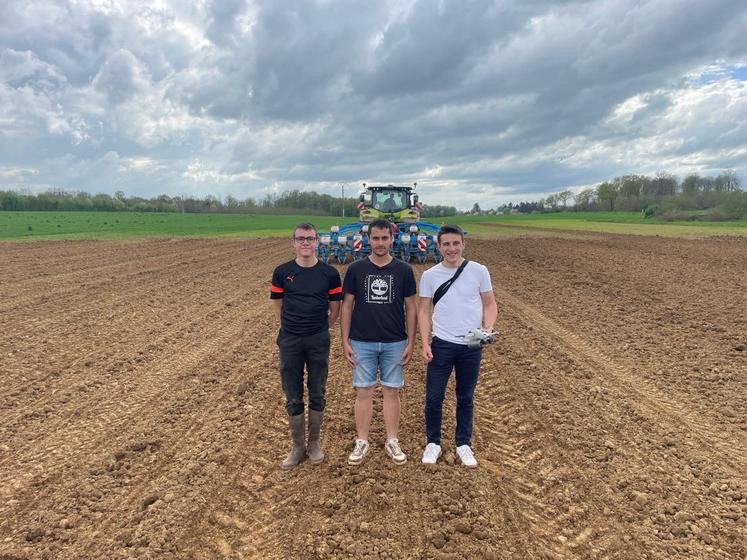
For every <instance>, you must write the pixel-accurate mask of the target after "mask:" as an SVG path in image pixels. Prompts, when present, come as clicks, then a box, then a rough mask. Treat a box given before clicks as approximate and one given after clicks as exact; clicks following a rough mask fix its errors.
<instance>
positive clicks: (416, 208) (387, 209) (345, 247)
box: [317, 183, 442, 264]
mask: <svg viewBox="0 0 747 560" xmlns="http://www.w3.org/2000/svg"><path fill="white" fill-rule="evenodd" d="M416 187H417V183H413V186H412V187H397V186H394V185H386V186H376V187H368V186H366V184H365V183H363V188H364V189H365V190H364V192H363V193H361V195H360V198H359V199H358V200H359V202H358V209H359V210H360V221H359V222H355V223H352V224H345V225H342V226H332V229H331V230H330V231H329V232H326V233H323V234H322V235H321V238H320V243H319V245H318V248H317V253H318V255H319V258H320V259H322V260H323V261H324V262H329V261H330V260H336V261H337V262H339V263H340V264H343V263H345V262H347V261H348V260H358V259H362V258H365V257H366V256H368V255H369V254H370V253H371V246H370V244H369V240H368V226H369V224H370V223H371V222H373V221H374V220H378V219H381V218H384V219H387V220H389V221H390V222H392V223H393V224H395V228H396V229H395V233H394V243H393V244H392V251H391V252H392V254H393V255H394V256H395V257H397V258H400V259H402V260H404V261H406V262H409V261H417V262H419V263H424V262H425V261H426V259H427V258H428V257H431V258H432V259H433V260H434V261H435V262H440V261H441V258H442V257H441V253H440V252H439V251H438V247H437V246H436V234H437V233H438V228H439V226H438V225H437V224H432V223H428V222H421V221H420V210H421V209H422V208H423V205H422V204H421V203H420V202H419V201H418V195H417V193H414V192H413V189H414V188H416Z"/></svg>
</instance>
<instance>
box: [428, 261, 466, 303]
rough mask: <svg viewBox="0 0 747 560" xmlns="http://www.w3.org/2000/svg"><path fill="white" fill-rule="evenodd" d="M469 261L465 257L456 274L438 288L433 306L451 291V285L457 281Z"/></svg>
mask: <svg viewBox="0 0 747 560" xmlns="http://www.w3.org/2000/svg"><path fill="white" fill-rule="evenodd" d="M468 262H469V261H468V260H467V259H464V262H463V263H462V264H460V265H459V268H457V271H456V272H455V273H454V276H452V277H451V278H449V279H448V280H447V281H446V282H444V283H443V284H441V285H440V286H439V287H438V288H437V289H436V292H435V293H434V294H433V307H435V306H436V304H437V303H438V302H439V300H440V299H441V298H442V297H444V294H446V292H448V291H449V288H451V285H452V284H453V283H454V282H455V281H456V279H457V278H459V275H460V274H461V273H462V271H463V270H464V267H465V266H467V263H468Z"/></svg>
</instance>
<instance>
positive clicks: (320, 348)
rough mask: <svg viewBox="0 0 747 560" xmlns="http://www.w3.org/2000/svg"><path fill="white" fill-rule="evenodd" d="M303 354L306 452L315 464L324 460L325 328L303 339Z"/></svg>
mask: <svg viewBox="0 0 747 560" xmlns="http://www.w3.org/2000/svg"><path fill="white" fill-rule="evenodd" d="M304 356H305V359H306V367H307V370H308V376H307V378H306V386H307V388H308V390H309V423H308V426H309V436H308V444H307V448H306V453H307V455H308V456H309V459H310V460H311V462H312V463H314V464H317V463H321V462H322V461H323V460H324V452H323V451H322V448H321V443H320V437H321V430H322V420H323V419H324V405H325V400H324V396H325V394H326V390H327V372H328V370H329V331H328V330H327V329H324V330H323V331H321V332H319V333H317V334H315V335H312V336H309V337H306V338H305V339H304Z"/></svg>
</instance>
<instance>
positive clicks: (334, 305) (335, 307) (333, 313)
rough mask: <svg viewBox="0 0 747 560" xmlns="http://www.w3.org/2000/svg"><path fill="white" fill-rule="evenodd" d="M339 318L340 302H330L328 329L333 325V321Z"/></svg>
mask: <svg viewBox="0 0 747 560" xmlns="http://www.w3.org/2000/svg"><path fill="white" fill-rule="evenodd" d="M339 316H340V300H337V301H330V302H329V317H328V319H327V320H328V321H329V327H330V328H332V326H333V325H334V324H335V321H337V318H338V317H339Z"/></svg>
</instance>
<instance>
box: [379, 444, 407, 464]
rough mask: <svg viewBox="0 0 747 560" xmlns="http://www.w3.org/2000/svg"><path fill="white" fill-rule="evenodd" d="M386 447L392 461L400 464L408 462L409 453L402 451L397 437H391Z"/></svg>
mask: <svg viewBox="0 0 747 560" xmlns="http://www.w3.org/2000/svg"><path fill="white" fill-rule="evenodd" d="M384 449H386V452H387V453H388V454H389V456H390V457H391V458H392V461H394V462H395V463H397V464H398V465H403V464H405V463H406V462H407V455H405V454H404V453H402V449H401V448H400V447H399V440H398V439H397V438H390V439H388V440H386V444H385V445H384Z"/></svg>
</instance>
